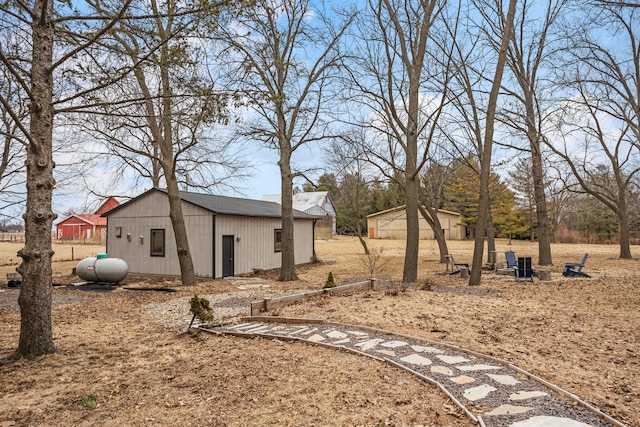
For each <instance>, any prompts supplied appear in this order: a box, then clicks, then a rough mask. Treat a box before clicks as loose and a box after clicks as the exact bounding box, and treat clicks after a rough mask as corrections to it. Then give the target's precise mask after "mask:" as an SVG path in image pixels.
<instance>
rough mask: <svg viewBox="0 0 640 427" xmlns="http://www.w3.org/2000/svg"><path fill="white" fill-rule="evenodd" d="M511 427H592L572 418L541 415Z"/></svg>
mask: <svg viewBox="0 0 640 427" xmlns="http://www.w3.org/2000/svg"><path fill="white" fill-rule="evenodd" d="M510 427H592V426H591V425H590V424H585V423H581V422H579V421H575V420H572V419H570V418H560V417H550V416H547V415H539V416H537V417H533V418H529V419H528V420H524V421H518V422H517V423H513V424H511V426H510Z"/></svg>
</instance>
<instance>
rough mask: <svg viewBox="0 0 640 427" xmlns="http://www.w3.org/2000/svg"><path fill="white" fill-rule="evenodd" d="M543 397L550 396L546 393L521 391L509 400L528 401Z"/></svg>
mask: <svg viewBox="0 0 640 427" xmlns="http://www.w3.org/2000/svg"><path fill="white" fill-rule="evenodd" d="M542 396H548V394H547V393H545V392H544V391H519V392H517V393H513V394H512V395H511V396H509V400H527V399H533V398H535V397H542Z"/></svg>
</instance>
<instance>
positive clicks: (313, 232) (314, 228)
mask: <svg viewBox="0 0 640 427" xmlns="http://www.w3.org/2000/svg"><path fill="white" fill-rule="evenodd" d="M317 221H318V220H317V219H314V220H313V229H312V231H311V237H312V238H311V249H312V252H313V261H314V262H315V261H317V260H318V257H317V256H316V222H317Z"/></svg>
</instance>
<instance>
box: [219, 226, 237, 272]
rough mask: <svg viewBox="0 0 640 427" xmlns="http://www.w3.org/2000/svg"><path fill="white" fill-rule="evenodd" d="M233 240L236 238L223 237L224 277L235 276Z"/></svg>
mask: <svg viewBox="0 0 640 427" xmlns="http://www.w3.org/2000/svg"><path fill="white" fill-rule="evenodd" d="M233 239H234V236H222V277H229V276H233V275H234V274H235V273H234V268H233V265H234V263H233V253H234V247H233Z"/></svg>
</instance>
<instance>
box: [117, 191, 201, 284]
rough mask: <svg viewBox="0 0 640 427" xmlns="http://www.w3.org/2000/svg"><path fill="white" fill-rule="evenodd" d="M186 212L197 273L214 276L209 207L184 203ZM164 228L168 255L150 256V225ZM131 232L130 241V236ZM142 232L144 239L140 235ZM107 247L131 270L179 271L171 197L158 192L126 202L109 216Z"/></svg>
mask: <svg viewBox="0 0 640 427" xmlns="http://www.w3.org/2000/svg"><path fill="white" fill-rule="evenodd" d="M183 213H184V220H185V225H186V226H187V235H188V238H189V248H190V250H191V254H192V258H193V263H194V269H195V273H196V275H198V276H202V277H212V276H213V269H212V267H213V266H212V263H211V256H209V257H208V258H207V257H206V256H203V254H211V247H212V237H211V236H212V233H213V220H212V215H211V212H209V211H207V210H206V209H202V208H199V207H197V206H193V205H191V204H188V203H183ZM118 226H120V227H122V237H121V238H117V237H115V228H116V227H118ZM155 228H160V229H164V230H165V256H164V257H152V256H150V252H151V248H150V246H149V245H150V237H151V229H155ZM127 234H130V235H131V241H129V240H128V239H127ZM140 236H142V239H140ZM107 251H108V253H109V256H112V257H116V258H122V259H124V260H125V261H126V262H127V264H128V265H129V272H131V273H142V274H162V275H172V276H177V275H180V265H179V263H178V257H177V250H176V244H175V235H174V233H173V228H172V226H171V220H170V219H169V200H168V199H167V197H166V195H164V194H162V193H159V192H152V193H149V194H148V195H147V196H145V197H143V198H141V199H139V200H137V201H135V202H134V203H131V204H130V205H126V206H124V207H122V208H121V209H119V210H117V211H116V212H114V213H113V214H110V215H109V216H108V230H107Z"/></svg>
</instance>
